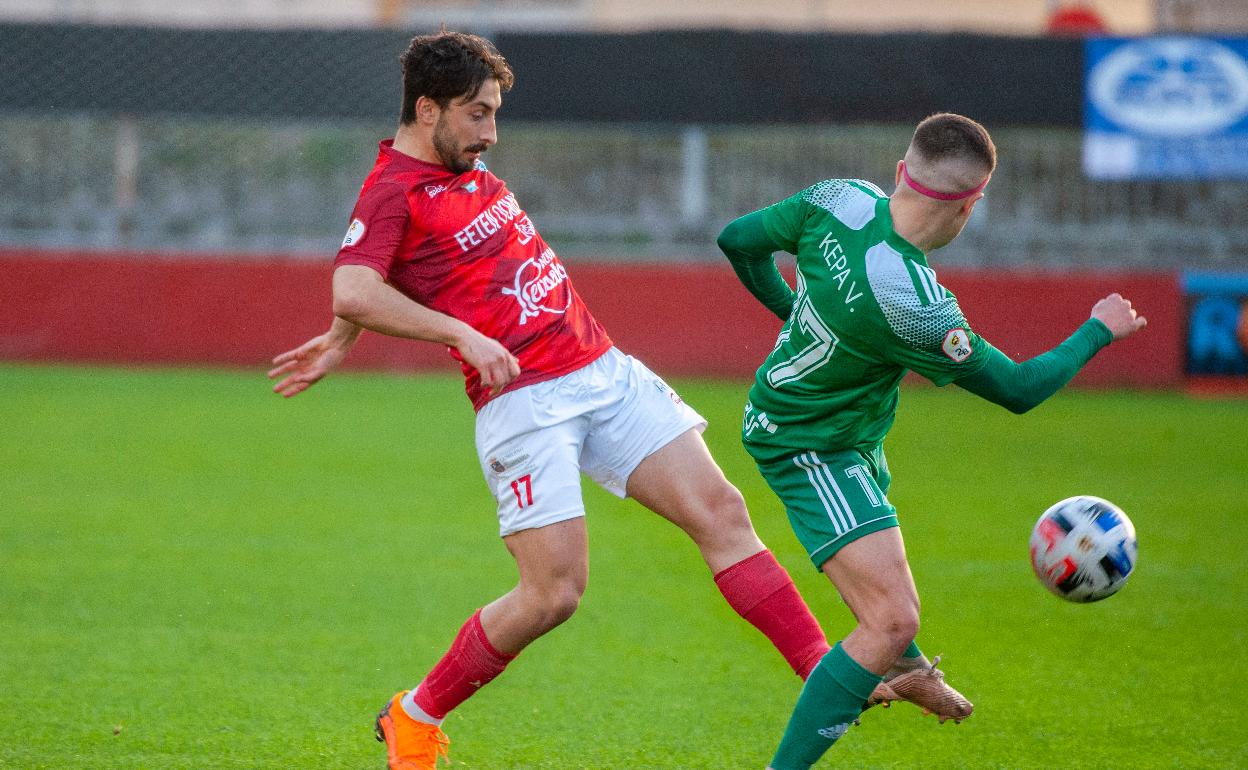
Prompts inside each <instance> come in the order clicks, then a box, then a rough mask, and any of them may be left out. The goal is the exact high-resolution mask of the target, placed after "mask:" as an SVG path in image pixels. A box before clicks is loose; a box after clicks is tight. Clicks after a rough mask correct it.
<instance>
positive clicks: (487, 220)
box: [455, 182, 536, 251]
mask: <svg viewBox="0 0 1248 770" xmlns="http://www.w3.org/2000/svg"><path fill="white" fill-rule="evenodd" d="M470 184H476V183H475V182H472V183H470ZM465 187H467V185H465ZM523 213H524V212H523V211H521V210H520V204H519V203H517V202H516V196H515V195H512V194H511V193H507V194H506V195H504V196H503V197H502V198H499V199H498V201H497V202H495V203H494V204H493V205H491V206H490V207H488V208H487V209H485V211H482V212H481V213H480V214H477V215H476V216H475V217H473V219H472V221H471V222H469V223H468V225H467V226H466V227H465V228H464V229H462V230H460V231H459V232H457V233H455V242H456V243H458V244H459V248H461V249H463V250H464V251H468V249H470V248H472V247H473V246H479V245H480V244H482V243H484V242H485V240H486V239H487V238H489V237H490V236H491V235H494V233H497V232H498V231H499V230H500V229H502V228H503V227H504V226H505V225H507V224H508V223H510V222H511V220H513V219H515V218H516V217H518V216H520V215H521V214H523ZM525 218H526V219H527V218H528V217H527V216H526V217H525ZM529 226H530V227H532V223H530V224H529ZM534 234H535V235H536V231H534Z"/></svg>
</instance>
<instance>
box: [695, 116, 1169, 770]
mask: <svg viewBox="0 0 1248 770" xmlns="http://www.w3.org/2000/svg"><path fill="white" fill-rule="evenodd" d="M995 167H996V148H995V147H994V145H993V143H992V139H991V137H990V136H989V135H988V132H987V131H986V130H985V129H984V127H983V126H981V125H980V124H978V123H976V122H975V121H973V120H970V119H969V118H965V117H962V116H960V115H953V114H948V113H944V114H938V115H933V116H931V117H929V118H927V119H926V120H924V121H923V122H921V123H920V124H919V125H918V127H917V128H916V130H915V133H914V138H913V140H912V141H911V144H910V147H909V148H908V149H907V151H906V155H905V158H904V159H903V160H901V161H899V162H898V163H897V172H896V180H895V183H896V190H895V191H894V192H893V194H892V196H891V197H890V196H888V195H886V194H885V193H884V192H883V191H881V190H880V189H879V188H878V187H876V186H874V185H872V184H871V183H869V182H864V181H861V180H850V179H835V180H829V181H825V182H820V183H819V184H816V185H814V186H812V187H810V188H808V189H806V190H803V191H802V192H800V193H798V194H796V195H794V196H793V197H791V198H788V199H786V200H783V201H780V202H779V203H776V204H775V205H773V206H769V207H767V208H765V209H762V210H760V211H756V212H754V213H752V214H747V215H746V216H743V217H741V218H740V219H737V220H735V221H734V222H732V223H731V224H729V225H728V227H727V228H725V229H724V231H723V233H722V234H721V235H720V237H719V246H720V248H721V249H722V250H723V251H724V253H725V255H727V257H728V259H729V260H730V261H731V262H732V265H733V268H734V269H735V270H736V272H737V275H738V276H739V277H740V278H741V281H742V282H743V283H744V284H745V286H746V287H747V288H748V289H749V290H750V292H751V293H753V294H754V296H755V297H756V298H757V299H758V300H759V301H760V302H762V303H763V305H765V306H766V307H767V308H769V309H770V310H771V311H772V312H774V313H775V314H776V315H778V316H780V318H782V319H784V321H785V323H784V327H783V329H782V330H781V332H780V336H779V339H778V341H777V343H776V347H775V350H773V351H772V353H771V355H770V356H768V358H767V360H766V361H764V362H763V365H762V366H761V367H760V368H759V370H758V374H757V376H756V378H755V382H754V385H753V387H752V388H751V389H750V394H749V403H748V404H747V405H746V408H745V421H744V425H743V440H744V442H745V446H746V449H747V450H748V451H749V453H750V454H751V455H752V456H753V457H754V459H755V461H756V462H757V464H758V467H759V470H760V471H761V472H762V474H763V477H764V478H765V479H766V480H767V483H768V484H769V485H770V486H771V488H772V489H773V490H774V491H775V493H776V494H777V495H778V496H779V497H780V499H781V501H782V502H783V503H784V505H785V508H786V510H787V512H788V516H789V519H790V522H791V523H792V525H793V529H794V531H795V532H796V533H797V536H798V539H799V540H800V541H801V542H802V545H804V546H805V547H806V550H807V552H808V553H809V554H810V558H811V560H812V561H813V562H814V565H815V567H816V568H818V569H820V570H821V571H823V572H824V573H825V574H826V575H827V576H828V578H829V579H830V580H831V581H832V583H833V584H834V585H835V586H836V588H837V590H838V591H839V592H840V594H841V596H842V597H843V598H844V599H845V602H846V604H848V606H849V608H850V609H851V610H852V611H853V613H854V616H855V618H856V619H857V621H858V625H857V627H855V628H854V629H853V631H851V632H850V633H849V634H848V635H847V636H846V637H845V638H844V639H843V640H842V641H841V642H839V643H838V644H837V645H836V646H835V647H833V649H832V651H831V652H829V653H828V654H827V655H826V656H825V657H824V658H823V660H822V661H821V662H820V664H819V666H818V667H817V668H816V669H815V671H814V672H813V673H812V674H811V676H810V677H809V678H808V679H807V682H806V685H805V686H804V687H803V689H802V694H801V696H800V697H799V698H798V702H797V706H796V708H795V709H794V713H793V716H792V718H791V719H790V721H789V725H788V728H787V729H786V731H785V735H784V738H783V739H782V740H781V743H780V747H779V749H778V750H777V752H776V755H775V757H774V759H773V760H772V763H771V768H772V769H773V770H804V769H805V768H808V767H810V766H811V765H812V764H814V763H815V762H816V761H817V760H818V759H819V757H820V756H822V755H823V753H824V752H825V751H827V749H828V748H829V747H831V745H832V743H833V742H835V741H836V740H837V739H838V738H839V737H840V736H841V735H843V734H844V733H845V731H846V730H848V729H849V725H851V724H852V723H853V722H854V721H855V719H856V718H857V716H858V714H859V713H860V712H861V710H862V709H863V708H865V707H867V706H869V705H871V704H873V703H879V702H883V703H885V704H887V702H888V701H890V700H898V699H904V700H910V701H913V702H915V703H916V704H918V705H920V706H922V707H924V709H925V710H929V711H932V712H935V713H936V714H937V715H938V716H939V717H940V719H941V721H942V722H943V721H944V720H945V719H946V718H953V719H956V720H961V719H962V718H965V717H966V716H969V715H970V713H971V708H972V707H971V704H970V702H969V701H967V700H966V699H965V698H963V697H962V696H961V695H960V694H959V693H958V692H957V691H956V690H954V689H953V688H951V687H949V686H948V685H947V684H946V683H945V682H944V679H943V674H942V672H940V671H938V670H937V669H936V667H935V664H934V663H933V662H929V661H928V660H927V658H925V657H924V656H923V655H922V653H921V652H920V651H919V648H918V647H917V646H916V645H915V642H914V638H915V635H916V633H917V631H918V626H919V600H918V595H917V593H916V591H915V587H914V581H913V579H912V577H911V575H910V568H909V566H908V564H907V563H906V555H905V548H904V546H903V544H902V538H901V534H900V530H899V529H898V524H897V512H896V509H895V508H893V506H892V505H891V504H890V503H889V501H888V497H887V492H888V487H889V480H890V476H889V471H888V465H887V463H886V462H885V459H884V452H883V449H882V445H881V442H882V441H883V439H884V436H885V434H887V433H888V429H889V427H890V426H891V425H892V423H893V417H894V414H895V411H896V408H897V388H898V384H899V383H900V382H901V379H902V377H903V376H904V375H905V374H906V372H907V371H915V372H918V373H919V374H921V375H923V376H924V377H926V378H928V379H930V380H932V381H933V382H935V383H936V384H937V385H945V384H948V383H950V382H953V383H956V384H957V385H959V386H960V387H962V388H965V389H966V390H969V391H971V392H972V393H975V394H977V395H979V396H982V397H983V398H985V399H987V400H989V401H992V402H994V403H997V404H1001V405H1002V406H1005V407H1006V408H1008V409H1010V410H1011V411H1015V412H1019V413H1021V412H1024V411H1026V410H1028V409H1030V408H1031V407H1033V406H1035V405H1037V404H1039V403H1040V402H1041V401H1043V400H1044V399H1046V398H1048V397H1049V396H1051V395H1052V394H1053V393H1055V392H1056V391H1057V390H1058V389H1059V388H1061V387H1062V386H1063V385H1064V384H1066V383H1067V382H1068V381H1069V380H1070V378H1071V377H1073V376H1074V375H1075V373H1076V372H1078V371H1079V369H1080V368H1081V367H1082V366H1083V365H1084V364H1086V363H1087V362H1088V360H1089V359H1091V358H1092V356H1093V355H1095V354H1096V352H1097V351H1098V350H1100V349H1101V348H1102V347H1104V346H1105V345H1108V344H1109V343H1110V342H1111V341H1113V340H1115V339H1121V338H1123V337H1126V336H1128V335H1130V334H1132V333H1133V332H1135V331H1136V330H1138V329H1140V328H1142V327H1143V326H1144V323H1145V321H1144V319H1143V318H1141V317H1137V315H1136V313H1135V311H1134V310H1132V308H1131V303H1130V302H1128V301H1127V300H1125V299H1123V298H1122V297H1120V296H1118V295H1117V294H1112V295H1110V296H1109V297H1106V298H1105V299H1102V300H1100V301H1099V302H1097V303H1096V304H1095V305H1094V306H1093V308H1092V313H1091V318H1089V319H1088V320H1087V321H1086V322H1085V323H1084V324H1083V325H1081V326H1080V327H1079V328H1078V329H1076V330H1075V332H1074V333H1073V334H1072V335H1071V336H1070V338H1069V339H1067V340H1066V341H1065V342H1062V343H1061V344H1060V345H1058V346H1057V347H1055V348H1053V349H1052V350H1050V351H1048V352H1047V353H1044V354H1043V355H1040V356H1037V357H1036V358H1033V359H1031V360H1029V361H1026V362H1024V363H1021V364H1019V363H1015V362H1014V361H1012V360H1011V359H1010V358H1008V357H1007V356H1006V355H1004V354H1003V353H1001V352H1000V351H998V350H997V349H996V348H994V347H993V346H992V345H990V344H989V343H988V342H987V341H986V340H984V339H983V338H982V337H980V336H978V335H977V334H976V333H975V331H974V330H973V329H972V327H971V326H970V324H969V323H968V322H967V320H966V318H965V316H964V315H963V314H962V311H961V309H960V308H959V307H958V302H957V299H956V298H955V297H954V295H953V294H952V293H951V292H950V291H949V290H948V289H946V288H945V287H944V286H942V285H941V283H940V281H939V280H938V279H937V276H936V273H935V272H934V271H933V270H932V268H931V266H930V265H929V264H928V262H927V256H926V255H927V253H928V252H930V251H933V250H934V249H938V248H940V247H941V246H944V245H945V244H947V243H949V242H950V241H951V240H953V239H954V238H955V237H956V236H957V235H958V233H959V232H961V230H962V227H963V226H964V225H965V224H966V221H967V219H968V218H969V217H970V215H971V212H972V210H973V209H974V207H975V204H976V202H978V201H979V200H980V199H981V198H983V196H984V194H983V190H984V187H985V186H986V185H987V184H988V180H989V178H990V177H991V175H992V172H993V169H994V168H995ZM776 251H787V252H789V253H791V254H794V255H796V257H797V288H796V291H795V290H793V289H792V288H791V287H790V286H789V284H788V283H787V282H786V281H785V280H784V278H783V277H782V276H781V275H780V272H779V271H778V270H777V268H776V264H775V260H774V258H773V254H774V252H776ZM938 660H939V658H937V661H938Z"/></svg>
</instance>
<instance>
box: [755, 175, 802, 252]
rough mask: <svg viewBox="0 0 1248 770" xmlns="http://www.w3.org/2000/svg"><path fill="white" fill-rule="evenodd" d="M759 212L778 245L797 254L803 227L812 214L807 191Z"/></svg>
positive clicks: (765, 226)
mask: <svg viewBox="0 0 1248 770" xmlns="http://www.w3.org/2000/svg"><path fill="white" fill-rule="evenodd" d="M759 213H760V214H761V215H762V222H763V228H764V229H765V230H766V231H767V235H768V236H769V237H770V238H771V240H772V241H773V242H774V243H775V244H776V246H778V247H779V248H781V249H783V250H785V251H787V252H789V253H790V254H796V253H797V244H798V242H799V241H801V239H802V228H804V227H805V226H806V217H807V216H808V215H809V214H810V203H809V202H808V201H807V200H806V191H805V190H803V191H802V192H799V193H797V194H796V195H792V196H790V197H788V198H785V199H784V200H782V201H780V202H779V203H773V204H771V205H770V206H768V207H767V208H765V209H762V210H760V211H759Z"/></svg>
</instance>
